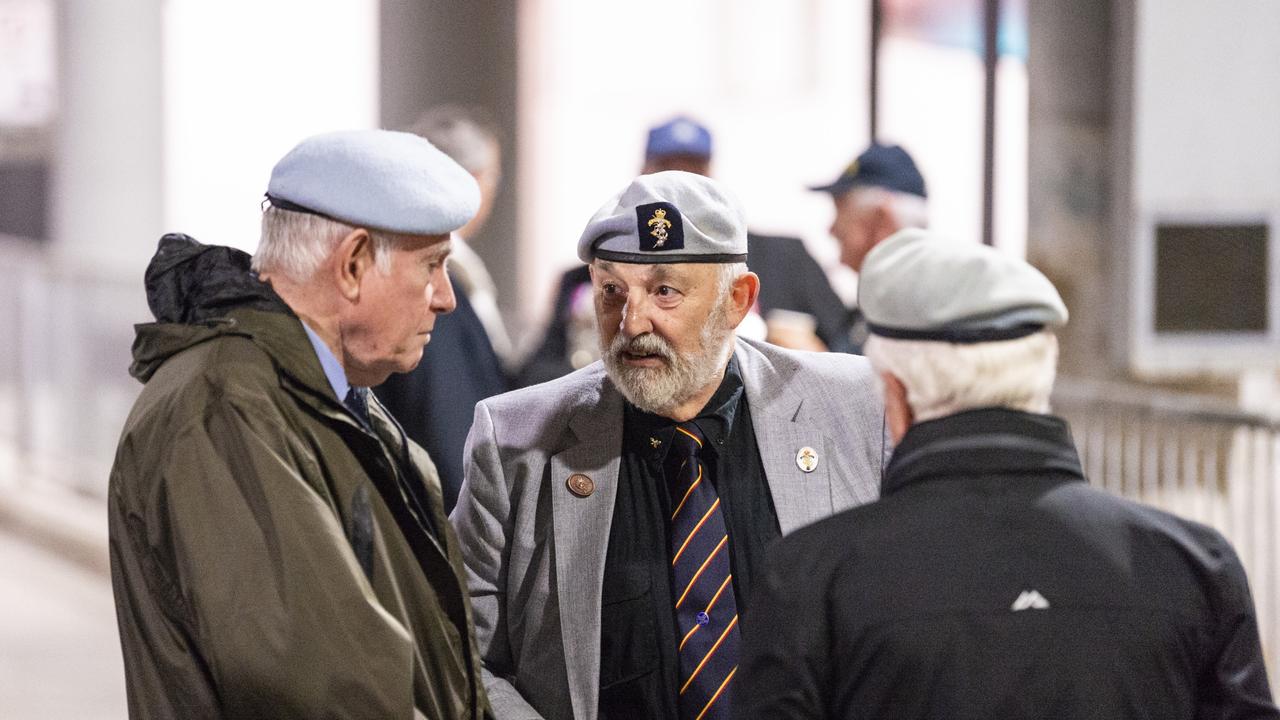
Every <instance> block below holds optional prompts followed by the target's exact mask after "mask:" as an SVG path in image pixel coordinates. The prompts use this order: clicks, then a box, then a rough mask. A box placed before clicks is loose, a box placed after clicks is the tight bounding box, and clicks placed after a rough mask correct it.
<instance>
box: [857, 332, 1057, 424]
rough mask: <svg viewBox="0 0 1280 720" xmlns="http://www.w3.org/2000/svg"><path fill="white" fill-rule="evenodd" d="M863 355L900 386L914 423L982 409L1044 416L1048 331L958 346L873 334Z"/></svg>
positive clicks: (1053, 353) (1053, 362) (1053, 360)
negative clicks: (894, 379)
mask: <svg viewBox="0 0 1280 720" xmlns="http://www.w3.org/2000/svg"><path fill="white" fill-rule="evenodd" d="M865 352H866V354H867V358H868V359H869V360H871V364H872V365H873V366H875V368H876V369H877V370H879V371H882V372H887V373H889V374H890V375H893V376H894V377H896V378H898V380H899V381H901V382H902V385H903V387H905V388H906V390H907V404H908V405H910V406H911V412H912V414H913V415H914V416H915V422H923V421H925V420H933V419H936V418H940V417H944V416H947V415H954V414H955V413H958V412H963V411H965V410H974V409H977V408H984V407H1002V408H1008V409H1011V410H1021V411H1023V412H1031V413H1047V412H1049V393H1050V392H1052V390H1053V380H1054V376H1055V374H1056V372H1057V365H1058V339H1057V337H1055V336H1054V334H1053V333H1052V332H1049V331H1048V330H1042V331H1040V332H1037V333H1035V334H1033V335H1028V336H1026V337H1022V338H1017V339H1015V340H1001V341H996V342H982V343H963V344H962V343H948V342H938V341H932V340H897V339H892V338H885V337H880V336H878V335H872V336H871V337H870V338H869V339H868V340H867V344H866V347H865Z"/></svg>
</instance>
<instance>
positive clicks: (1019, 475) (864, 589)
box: [737, 409, 1280, 720]
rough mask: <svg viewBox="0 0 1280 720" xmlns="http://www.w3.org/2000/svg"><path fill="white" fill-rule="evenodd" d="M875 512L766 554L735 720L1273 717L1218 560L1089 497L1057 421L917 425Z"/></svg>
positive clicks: (1220, 541) (1164, 526)
mask: <svg viewBox="0 0 1280 720" xmlns="http://www.w3.org/2000/svg"><path fill="white" fill-rule="evenodd" d="M882 498H883V499H882V500H881V501H879V502H877V503H873V504H871V505H867V506H864V507H861V508H856V509H853V510H850V511H848V512H845V513H842V514H840V515H837V516H835V517H833V518H830V519H828V520H826V521H823V522H821V523H818V524H816V525H814V526H813V527H810V528H807V529H804V530H801V531H799V532H797V533H796V534H794V535H793V536H791V537H790V538H785V539H783V540H782V541H781V542H780V543H779V545H778V546H776V549H775V550H774V551H773V552H772V553H771V554H770V560H769V564H768V565H769V567H768V571H767V572H766V575H765V578H764V580H763V582H762V583H757V591H756V592H755V594H754V595H753V597H752V604H751V607H750V609H749V611H748V613H747V617H746V620H748V621H751V622H753V623H754V624H755V625H756V626H760V627H769V628H771V629H772V631H771V632H770V633H767V634H763V635H755V636H752V637H744V644H745V647H744V651H743V652H744V657H743V661H742V668H741V671H740V677H739V679H740V680H741V685H740V686H739V695H738V698H737V702H738V703H739V704H738V706H737V707H738V708H739V709H740V710H741V711H742V712H743V715H742V717H747V718H771V719H772V718H886V719H887V718H893V719H894V720H909V719H911V718H1064V719H1067V720H1070V719H1074V718H1079V719H1081V720H1083V719H1085V718H1151V720H1173V719H1176V718H1188V719H1190V718H1277V717H1280V713H1278V712H1277V711H1276V708H1275V706H1274V705H1273V704H1272V701H1271V697H1270V692H1269V690H1268V687H1267V679H1266V673H1265V669H1264V667H1263V660H1262V654H1261V650H1260V647H1259V640H1258V629H1257V622H1256V617H1255V614H1254V610H1253V604H1252V601H1251V599H1250V595H1249V588H1248V586H1247V583H1246V581H1245V574H1244V570H1243V568H1242V567H1241V565H1240V561H1239V560H1238V559H1237V557H1236V554H1235V552H1234V551H1233V550H1232V549H1231V546H1230V545H1229V544H1228V543H1227V541H1226V540H1225V539H1224V538H1223V537H1222V536H1221V535H1220V534H1219V533H1217V532H1216V531H1214V530H1212V529H1210V528H1208V527H1205V526H1203V525H1199V524H1197V523H1193V522H1189V521H1186V520H1182V519H1179V518H1177V517H1174V516H1172V515H1170V514H1168V513H1164V512H1161V511H1159V510H1155V509H1153V508H1150V507H1146V506H1143V505H1139V504H1137V503H1133V502H1130V501H1127V500H1123V499H1120V498H1117V497H1114V496H1111V495H1109V494H1106V493H1104V492H1102V491H1100V490H1097V489H1095V488H1091V487H1089V486H1088V485H1087V484H1086V483H1085V482H1084V478H1083V475H1082V473H1081V470H1080V464H1079V460H1078V458H1077V456H1076V452H1075V449H1074V446H1073V445H1072V443H1071V438H1070V434H1069V431H1068V429H1067V426H1066V424H1065V423H1064V422H1062V421H1061V420H1059V419H1057V418H1053V417H1050V416H1044V415H1030V414H1026V413H1020V412H1014V411H1009V410H998V409H989V410H977V411H971V412H966V413H961V414H957V415H953V416H949V417H946V418H942V419H938V420H934V421H929V422H924V423H920V424H918V425H915V426H913V427H912V428H911V429H910V430H909V431H908V432H907V434H906V436H905V437H904V438H903V440H902V442H901V443H900V444H899V445H898V447H897V449H896V450H895V452H894V455H893V458H892V460H891V462H890V464H889V467H888V469H887V470H886V472H885V478H884V484H883V487H882Z"/></svg>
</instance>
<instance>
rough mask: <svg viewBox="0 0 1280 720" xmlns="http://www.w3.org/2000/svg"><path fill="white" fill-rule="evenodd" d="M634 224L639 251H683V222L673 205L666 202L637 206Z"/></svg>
mask: <svg viewBox="0 0 1280 720" xmlns="http://www.w3.org/2000/svg"><path fill="white" fill-rule="evenodd" d="M636 224H637V227H636V230H637V232H638V234H639V236H640V250H641V251H644V252H662V251H664V250H683V249H684V220H683V219H682V218H681V217H680V211H679V210H677V209H676V206H675V205H672V204H671V203H666V202H656V203H646V204H644V205H637V206H636Z"/></svg>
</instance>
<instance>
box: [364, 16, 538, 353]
mask: <svg viewBox="0 0 1280 720" xmlns="http://www.w3.org/2000/svg"><path fill="white" fill-rule="evenodd" d="M516 15H517V13H516V7H515V3H475V2H383V3H382V16H381V21H380V22H381V41H382V42H381V61H380V63H379V69H380V71H381V107H382V126H383V127H385V128H391V129H401V128H403V127H405V126H406V125H408V124H410V123H412V122H413V121H414V120H415V119H416V118H417V116H418V115H419V114H420V113H422V111H424V110H426V109H427V108H429V107H432V106H434V105H439V104H443V103H456V104H460V105H467V106H477V107H479V108H481V109H483V110H484V111H486V112H488V113H489V114H490V116H491V118H492V120H493V121H494V122H495V123H497V125H498V127H499V131H500V133H501V135H502V137H501V140H502V146H503V147H502V166H503V167H502V169H503V178H504V180H503V184H502V190H501V191H500V193H499V195H498V198H497V200H496V201H495V203H494V208H493V214H492V215H490V216H489V220H488V222H487V223H486V224H485V226H484V228H483V229H481V231H480V233H479V235H478V236H477V237H476V238H474V242H473V243H472V246H473V247H474V248H475V251H476V252H477V253H479V254H480V256H481V257H482V258H484V261H485V264H486V265H487V266H488V268H489V272H490V274H492V275H493V279H494V282H495V283H496V284H497V286H498V288H499V292H500V295H499V302H500V305H501V309H502V311H503V314H504V315H505V316H506V317H508V318H516V317H519V316H520V315H521V312H520V303H519V299H520V298H519V294H518V293H517V292H516V289H517V282H518V275H517V271H516V270H517V268H516V248H518V247H519V243H518V242H517V240H518V234H519V232H520V229H519V228H518V227H517V225H516V203H517V197H516V170H515V169H516V160H517V155H518V153H519V152H520V148H519V145H518V139H517V137H516ZM512 330H513V331H518V330H519V328H512ZM515 334H516V335H517V336H518V335H519V333H518V332H516V333H515Z"/></svg>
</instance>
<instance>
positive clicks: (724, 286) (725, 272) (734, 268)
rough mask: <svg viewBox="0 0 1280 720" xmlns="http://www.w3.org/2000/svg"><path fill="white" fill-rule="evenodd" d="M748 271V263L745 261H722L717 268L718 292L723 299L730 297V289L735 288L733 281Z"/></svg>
mask: <svg viewBox="0 0 1280 720" xmlns="http://www.w3.org/2000/svg"><path fill="white" fill-rule="evenodd" d="M747 272H748V269H747V264H746V263H744V262H736V263H721V264H720V266H719V267H718V268H716V292H717V294H718V295H719V296H720V300H721V301H723V300H725V299H727V298H728V297H729V291H730V290H732V289H733V281H734V280H737V279H738V278H740V277H742V276H743V275H745V274H746V273H747Z"/></svg>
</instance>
